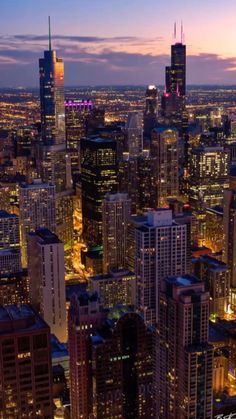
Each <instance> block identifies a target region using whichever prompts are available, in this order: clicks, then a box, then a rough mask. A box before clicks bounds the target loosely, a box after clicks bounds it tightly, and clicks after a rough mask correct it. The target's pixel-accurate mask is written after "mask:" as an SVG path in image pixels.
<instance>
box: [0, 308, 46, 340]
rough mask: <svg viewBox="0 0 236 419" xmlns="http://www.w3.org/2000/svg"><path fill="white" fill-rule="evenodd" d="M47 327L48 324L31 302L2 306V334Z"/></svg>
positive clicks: (0, 313)
mask: <svg viewBox="0 0 236 419" xmlns="http://www.w3.org/2000/svg"><path fill="white" fill-rule="evenodd" d="M46 327H48V325H47V324H46V323H45V321H44V320H43V319H42V317H41V316H40V315H39V314H38V313H36V311H35V310H34V309H33V307H32V306H30V305H29V304H22V305H15V304H14V305H7V306H0V335H4V334H8V333H12V332H31V331H33V330H39V329H42V328H46Z"/></svg>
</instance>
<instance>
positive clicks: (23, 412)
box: [0, 305, 53, 419]
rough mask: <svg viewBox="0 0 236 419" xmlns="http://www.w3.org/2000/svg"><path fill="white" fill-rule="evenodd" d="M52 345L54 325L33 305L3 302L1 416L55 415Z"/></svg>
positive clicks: (49, 417) (0, 326)
mask: <svg viewBox="0 0 236 419" xmlns="http://www.w3.org/2000/svg"><path fill="white" fill-rule="evenodd" d="M50 346H51V344H50V329H49V327H48V325H47V324H46V323H45V322H44V320H43V319H42V318H41V317H40V315H39V314H37V313H36V312H35V311H34V310H33V309H32V307H31V306H29V305H20V306H19V305H9V306H0V371H1V374H0V405H1V409H0V418H1V419H5V418H24V417H25V418H29V417H32V418H44V419H52V417H53V403H52V376H51V368H52V366H51V351H50Z"/></svg>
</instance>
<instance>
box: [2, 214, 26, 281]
mask: <svg viewBox="0 0 236 419" xmlns="http://www.w3.org/2000/svg"><path fill="white" fill-rule="evenodd" d="M20 270H21V253H20V228H19V217H18V216H16V215H15V214H9V213H8V212H6V211H3V210H2V211H0V275H1V274H11V273H16V272H19V271H20Z"/></svg>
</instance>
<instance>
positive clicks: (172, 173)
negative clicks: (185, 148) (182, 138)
mask: <svg viewBox="0 0 236 419" xmlns="http://www.w3.org/2000/svg"><path fill="white" fill-rule="evenodd" d="M151 155H152V156H153V157H154V158H155V159H156V188H157V199H158V207H162V206H164V205H166V204H167V200H168V198H177V197H178V195H179V151H178V131H177V129H176V128H172V127H166V126H163V127H158V128H155V129H154V130H153V132H152V138H151Z"/></svg>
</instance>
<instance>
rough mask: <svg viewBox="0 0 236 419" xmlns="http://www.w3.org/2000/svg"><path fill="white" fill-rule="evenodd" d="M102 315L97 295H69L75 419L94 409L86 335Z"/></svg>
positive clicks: (88, 335) (72, 397)
mask: <svg viewBox="0 0 236 419" xmlns="http://www.w3.org/2000/svg"><path fill="white" fill-rule="evenodd" d="M104 317H105V313H104V312H103V309H102V306H101V304H100V302H99V300H98V296H97V295H96V294H92V295H89V294H82V295H80V296H79V297H78V296H76V295H75V294H74V295H73V296H72V298H71V301H70V308H69V315H68V345H69V360H70V402H71V417H73V418H74V419H79V418H89V416H90V414H91V411H93V398H92V391H93V386H92V379H91V378H92V377H91V363H90V362H89V361H90V359H89V355H88V349H89V337H90V335H91V334H92V333H94V331H95V330H96V327H98V326H99V325H100V324H101V322H102V319H103V318H104ZM95 417H96V416H95Z"/></svg>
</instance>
